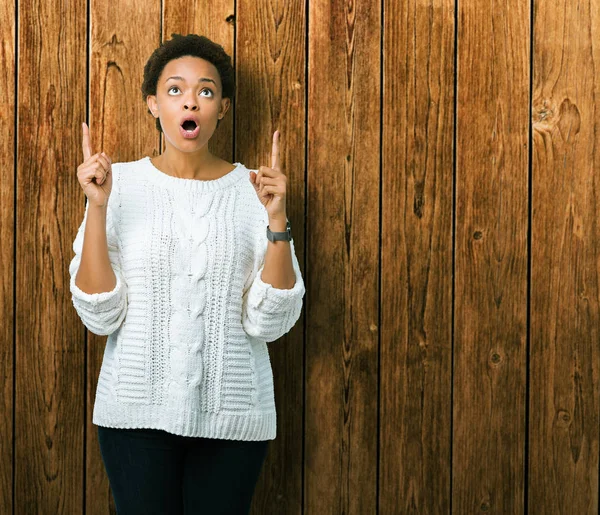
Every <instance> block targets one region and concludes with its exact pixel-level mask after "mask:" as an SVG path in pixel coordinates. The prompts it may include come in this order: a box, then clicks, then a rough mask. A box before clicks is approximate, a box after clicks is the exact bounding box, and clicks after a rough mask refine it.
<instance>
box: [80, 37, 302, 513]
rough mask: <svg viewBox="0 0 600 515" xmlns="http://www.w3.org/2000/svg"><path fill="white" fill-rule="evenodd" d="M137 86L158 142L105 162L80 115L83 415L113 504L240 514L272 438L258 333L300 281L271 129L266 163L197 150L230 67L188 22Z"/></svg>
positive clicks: (287, 324) (287, 315)
mask: <svg viewBox="0 0 600 515" xmlns="http://www.w3.org/2000/svg"><path fill="white" fill-rule="evenodd" d="M142 93H143V95H144V99H145V100H146V102H147V105H148V108H149V112H150V113H151V114H152V116H154V118H155V119H156V127H157V129H158V130H159V131H162V132H163V134H164V137H165V143H166V148H165V151H164V152H163V153H162V155H159V156H156V157H153V158H150V157H148V156H146V157H143V158H141V159H139V160H137V161H131V162H122V163H112V162H111V159H110V158H109V157H108V156H107V155H106V154H104V153H102V152H101V153H97V154H93V155H92V152H91V149H90V145H89V130H88V128H87V126H86V125H85V124H83V144H82V146H83V154H84V161H83V163H82V164H81V165H80V166H79V167H78V171H77V177H78V180H79V183H80V185H81V187H82V189H83V191H84V193H85V195H86V197H87V199H86V207H85V214H84V217H83V222H82V224H81V226H80V228H79V231H78V233H77V236H76V238H75V241H74V243H73V250H74V252H75V257H74V258H73V260H72V261H71V264H70V266H69V273H70V276H71V280H70V289H71V293H72V299H73V305H74V307H75V309H76V311H77V313H78V315H79V317H80V318H81V320H82V322H83V323H84V325H85V326H86V327H87V328H88V329H89V330H90V331H92V332H93V333H95V334H99V335H108V339H107V343H106V348H105V351H104V357H103V361H102V367H101V370H100V376H99V378H98V386H97V390H96V398H95V403H94V411H93V423H94V424H96V425H97V426H98V439H99V443H100V450H101V454H102V458H103V461H104V465H105V467H106V471H107V475H108V478H109V482H110V486H111V490H112V493H113V497H114V499H115V504H116V507H117V510H118V513H119V514H122V515H132V514H138V513H140V514H142V513H143V514H146V515H147V514H150V513H160V514H165V513H174V514H175V513H210V514H211V515H214V514H236V515H237V514H241V513H248V511H249V509H250V503H251V500H252V495H253V492H254V488H255V485H256V481H257V479H258V476H259V473H260V470H261V467H262V464H263V461H264V458H265V456H266V452H267V445H268V441H269V440H273V439H274V438H275V437H276V412H275V400H274V394H273V376H272V370H271V365H270V361H269V354H268V350H267V345H266V342H272V341H275V340H277V339H278V338H280V337H281V336H283V335H284V334H285V333H287V332H288V331H289V330H290V329H291V328H292V327H293V326H294V324H295V323H296V322H297V320H298V318H299V317H300V312H301V310H302V302H303V300H302V299H303V297H304V293H305V289H304V283H303V280H302V275H301V273H300V267H299V264H298V260H297V257H296V254H295V249H294V244H293V240H292V239H291V228H290V224H289V221H288V220H287V215H286V209H285V200H286V176H285V175H284V174H283V173H282V171H281V166H280V163H279V138H278V132H277V131H276V132H275V134H274V138H273V156H272V163H271V167H266V166H261V167H260V168H259V170H256V171H254V170H248V169H247V168H246V167H245V166H244V165H243V164H241V163H234V164H231V163H228V162H227V161H224V160H222V159H219V158H217V157H216V156H213V155H212V154H211V153H210V152H209V150H208V140H209V139H210V138H211V136H212V135H213V133H214V131H215V129H216V127H218V125H219V123H220V120H221V119H222V118H223V116H224V115H225V113H226V112H227V110H228V109H229V106H230V101H231V98H233V95H234V75H233V69H232V67H231V59H230V57H229V56H228V55H227V54H226V53H225V51H224V50H223V48H222V47H221V46H219V45H217V44H215V43H213V42H212V41H210V40H209V39H207V38H205V37H202V36H197V35H193V34H190V35H188V36H185V37H183V36H180V35H177V34H173V39H171V40H169V41H167V42H166V43H164V44H161V45H160V47H159V48H157V49H156V50H155V51H154V53H153V54H152V56H151V57H150V59H149V60H148V62H147V63H146V65H145V68H144V82H143V84H142ZM271 231H272V232H271Z"/></svg>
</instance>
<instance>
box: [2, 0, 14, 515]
mask: <svg viewBox="0 0 600 515" xmlns="http://www.w3.org/2000/svg"><path fill="white" fill-rule="evenodd" d="M15 32H16V20H15V2H14V1H11V0H8V1H6V2H3V3H2V4H0V34H1V35H2V37H1V38H0V39H1V40H2V52H0V85H2V87H1V88H0V106H1V109H2V116H0V134H2V135H3V136H4V137H3V138H1V139H0V183H1V184H2V188H0V241H1V242H2V245H0V270H1V271H2V273H1V274H0V317H2V323H1V324H0V392H2V393H0V434H1V435H2V437H1V438H0V513H12V510H13V437H14V435H13V408H14V405H13V395H14V389H13V379H14V374H13V365H14V341H13V331H14V315H15V313H14V309H13V302H14V295H13V287H14V273H15V263H14V250H15V248H14V226H15V225H14V224H15V202H14V195H15V161H16V150H17V149H16V148H15V101H16V98H17V91H16V89H15V86H16V84H15V66H16V55H15V53H16V48H15V45H16V33H15Z"/></svg>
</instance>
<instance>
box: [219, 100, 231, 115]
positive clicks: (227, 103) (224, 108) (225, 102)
mask: <svg viewBox="0 0 600 515" xmlns="http://www.w3.org/2000/svg"><path fill="white" fill-rule="evenodd" d="M230 105H231V100H230V99H229V98H224V99H223V100H221V118H223V116H225V114H226V113H227V111H228V110H229V106H230Z"/></svg>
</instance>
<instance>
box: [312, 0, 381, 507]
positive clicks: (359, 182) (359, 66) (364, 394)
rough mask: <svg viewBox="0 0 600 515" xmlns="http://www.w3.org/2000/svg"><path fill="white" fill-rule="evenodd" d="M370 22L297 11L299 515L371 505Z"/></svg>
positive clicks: (373, 116)
mask: <svg viewBox="0 0 600 515" xmlns="http://www.w3.org/2000/svg"><path fill="white" fill-rule="evenodd" d="M381 24H382V20H381V6H380V4H379V2H356V3H344V2H333V3H332V2H327V1H322V0H318V1H312V2H310V3H309V42H308V44H309V57H308V179H307V182H308V199H307V201H308V203H307V213H309V214H310V216H309V217H308V218H307V225H308V234H309V237H310V240H309V241H310V244H309V245H308V247H307V268H308V269H309V274H308V276H307V280H306V283H307V285H308V286H307V290H308V292H309V294H308V297H307V301H306V308H305V309H306V311H305V313H306V318H307V328H309V329H308V330H309V332H308V335H307V342H306V385H305V388H306V422H305V432H304V439H305V470H304V476H305V485H304V494H305V505H304V513H311V514H317V513H318V514H341V513H346V514H367V513H375V510H376V505H377V437H378V435H377V432H378V427H377V424H378V420H377V419H378V406H377V402H378V401H377V399H378V343H379V328H378V326H379V322H378V318H379V284H378V270H379V231H380V223H379V211H380V202H379V193H380V164H379V148H380V114H381V110H380V98H381V91H380V67H381V61H380V40H381V29H382V27H381Z"/></svg>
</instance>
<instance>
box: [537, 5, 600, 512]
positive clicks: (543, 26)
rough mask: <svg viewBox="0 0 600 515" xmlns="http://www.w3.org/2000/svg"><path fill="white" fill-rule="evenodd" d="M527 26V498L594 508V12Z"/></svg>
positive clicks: (578, 11) (553, 12)
mask: <svg viewBox="0 0 600 515" xmlns="http://www.w3.org/2000/svg"><path fill="white" fill-rule="evenodd" d="M534 23H535V26H534V37H535V39H534V48H535V49H536V51H535V55H534V61H533V62H534V73H533V77H534V85H533V106H532V110H533V112H532V116H533V130H534V132H533V137H534V140H533V143H534V148H533V206H532V208H533V221H532V236H531V238H532V245H531V248H532V256H531V262H532V270H531V401H530V406H531V410H530V413H531V417H530V427H529V441H530V446H529V449H530V459H529V485H528V486H529V498H528V507H529V512H530V513H581V514H586V513H589V514H592V513H593V514H596V513H598V403H599V395H598V382H599V377H598V358H599V352H598V340H599V339H600V338H599V334H598V324H599V309H598V293H599V291H598V290H599V287H598V273H599V272H600V269H599V267H600V248H599V245H598V242H599V241H600V229H599V225H598V213H599V212H600V201H599V199H598V193H597V192H598V191H600V178H599V177H598V171H599V170H600V155H599V154H598V152H597V150H598V148H599V147H600V139H599V138H598V127H599V126H600V111H599V110H598V105H600V104H599V102H600V97H599V96H598V91H599V90H600V78H599V75H598V64H597V61H598V60H599V58H600V54H599V51H600V45H599V44H598V36H597V30H596V28H597V27H598V24H599V23H600V12H599V11H598V4H597V2H589V1H588V2H583V3H582V2H569V1H562V2H558V3H556V2H555V3H551V4H546V3H544V2H538V3H537V8H536V12H535V17H534ZM594 41H595V43H594Z"/></svg>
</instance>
